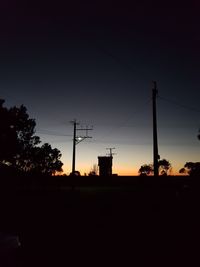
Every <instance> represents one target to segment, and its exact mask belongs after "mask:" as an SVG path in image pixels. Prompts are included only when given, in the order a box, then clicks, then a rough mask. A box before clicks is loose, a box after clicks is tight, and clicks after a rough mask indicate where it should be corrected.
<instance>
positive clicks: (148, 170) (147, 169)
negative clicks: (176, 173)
mask: <svg viewBox="0 0 200 267" xmlns="http://www.w3.org/2000/svg"><path fill="white" fill-rule="evenodd" d="M158 166H159V169H158V170H159V175H168V174H169V171H170V170H171V164H170V162H169V161H168V160H166V159H161V160H159V161H158ZM138 173H139V175H141V176H147V175H152V174H153V164H144V165H142V166H141V167H140V169H139V171H138Z"/></svg>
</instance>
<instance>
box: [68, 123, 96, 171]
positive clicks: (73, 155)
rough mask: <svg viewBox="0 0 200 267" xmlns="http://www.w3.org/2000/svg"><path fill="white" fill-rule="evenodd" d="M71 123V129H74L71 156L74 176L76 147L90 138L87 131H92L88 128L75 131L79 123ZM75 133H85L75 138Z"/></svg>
mask: <svg viewBox="0 0 200 267" xmlns="http://www.w3.org/2000/svg"><path fill="white" fill-rule="evenodd" d="M71 123H72V124H73V127H74V133H73V154H72V175H74V173H75V170H76V145H78V144H79V143H80V142H82V141H83V140H85V139H87V138H92V137H91V136H88V131H91V130H93V129H92V128H88V126H87V127H86V128H80V129H77V125H79V123H78V122H77V121H76V120H73V121H71ZM77 131H86V134H85V135H83V136H77V135H76V132H77Z"/></svg>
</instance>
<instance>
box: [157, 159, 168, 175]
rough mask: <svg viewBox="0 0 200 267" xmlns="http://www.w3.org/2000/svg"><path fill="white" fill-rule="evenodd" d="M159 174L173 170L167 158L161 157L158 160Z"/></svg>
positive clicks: (166, 173) (165, 173)
mask: <svg viewBox="0 0 200 267" xmlns="http://www.w3.org/2000/svg"><path fill="white" fill-rule="evenodd" d="M158 166H159V175H168V174H169V171H170V170H171V164H170V162H169V161H168V160H166V159H161V160H159V161H158Z"/></svg>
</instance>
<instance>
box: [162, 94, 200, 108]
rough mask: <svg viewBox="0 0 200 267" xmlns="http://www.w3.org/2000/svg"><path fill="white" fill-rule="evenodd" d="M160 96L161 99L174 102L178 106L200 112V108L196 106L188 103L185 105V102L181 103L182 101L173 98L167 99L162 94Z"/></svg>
mask: <svg viewBox="0 0 200 267" xmlns="http://www.w3.org/2000/svg"><path fill="white" fill-rule="evenodd" d="M158 98H159V99H161V100H164V101H166V102H169V103H172V104H174V105H176V106H178V107H181V108H185V109H187V110H191V111H194V112H200V110H199V109H197V108H194V107H191V106H188V105H185V104H181V103H179V102H177V101H174V100H171V99H167V98H165V97H162V96H158Z"/></svg>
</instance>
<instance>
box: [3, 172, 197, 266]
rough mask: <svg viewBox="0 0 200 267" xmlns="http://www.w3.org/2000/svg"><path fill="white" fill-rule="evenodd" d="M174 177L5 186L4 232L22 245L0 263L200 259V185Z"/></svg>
mask: <svg viewBox="0 0 200 267" xmlns="http://www.w3.org/2000/svg"><path fill="white" fill-rule="evenodd" d="M150 179H151V180H150ZM159 179H161V178H159ZM165 179H166V178H165ZM170 179H171V180H165V181H164V180H163V182H160V181H158V180H155V179H153V178H149V179H148V180H145V179H144V180H140V182H138V180H137V181H136V180H135V181H134V182H130V181H129V182H128V180H129V179H128V178H127V180H126V182H124V183H114V182H110V183H107V184H106V183H97V184H96V185H95V183H89V182H88V183H87V186H84V183H81V182H77V183H76V186H75V188H73V190H72V187H71V186H68V185H67V184H65V185H64V186H59V187H58V186H57V187H53V186H52V184H51V186H49V187H48V186H47V187H45V186H43V187H37V186H35V187H28V186H26V187H18V188H17V189H16V188H14V189H13V188H11V189H10V190H8V188H7V189H6V190H3V188H1V197H0V200H1V202H0V211H1V221H0V231H1V232H4V233H11V234H14V235H17V236H19V239H20V242H21V247H20V248H18V249H15V250H9V249H8V250H7V251H6V252H5V251H3V250H2V251H1V255H0V256H1V257H0V261H1V262H2V263H1V262H0V263H1V265H0V266H3V264H4V265H5V264H8V260H7V259H8V258H9V266H52V265H53V266H77V265H78V266H81V265H86V266H88V265H90V266H115V265H121V266H129V265H132V266H133V265H134V266H150V265H152V266H153V265H157V266H181V265H183V264H184V265H187V266H193V265H194V264H193V263H194V262H195V263H196V264H197V263H198V258H199V255H200V253H199V248H200V231H199V229H200V219H199V211H200V209H199V208H200V207H199V203H200V202H199V200H200V194H199V192H200V188H199V182H198V179H197V178H195V179H193V180H192V179H190V180H187V179H183V178H180V177H179V178H174V179H172V178H170ZM124 181H125V180H124ZM197 265H198V264H197Z"/></svg>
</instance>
